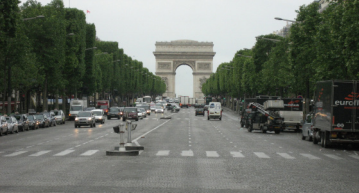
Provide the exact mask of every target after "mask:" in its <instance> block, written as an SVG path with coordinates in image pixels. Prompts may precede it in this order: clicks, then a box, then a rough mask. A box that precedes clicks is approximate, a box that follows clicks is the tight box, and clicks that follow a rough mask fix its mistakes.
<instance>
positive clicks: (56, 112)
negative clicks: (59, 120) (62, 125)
mask: <svg viewBox="0 0 359 193" xmlns="http://www.w3.org/2000/svg"><path fill="white" fill-rule="evenodd" d="M52 113H54V114H55V115H60V113H59V111H52Z"/></svg>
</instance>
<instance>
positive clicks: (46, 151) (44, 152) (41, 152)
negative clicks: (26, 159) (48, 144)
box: [29, 150, 51, 156]
mask: <svg viewBox="0 0 359 193" xmlns="http://www.w3.org/2000/svg"><path fill="white" fill-rule="evenodd" d="M49 152H51V151H50V150H45V151H39V152H37V153H34V154H31V155H29V156H40V155H44V154H47V153H49Z"/></svg>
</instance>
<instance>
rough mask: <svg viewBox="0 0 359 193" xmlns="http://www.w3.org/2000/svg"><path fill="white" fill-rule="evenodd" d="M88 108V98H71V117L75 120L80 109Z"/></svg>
mask: <svg viewBox="0 0 359 193" xmlns="http://www.w3.org/2000/svg"><path fill="white" fill-rule="evenodd" d="M85 108H87V100H71V101H70V114H69V119H70V120H74V119H75V117H76V116H77V114H78V113H79V112H80V111H83V110H84V109H85Z"/></svg>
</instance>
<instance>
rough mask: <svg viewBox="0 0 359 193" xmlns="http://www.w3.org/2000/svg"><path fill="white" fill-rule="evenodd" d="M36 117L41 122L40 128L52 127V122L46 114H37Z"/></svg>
mask: <svg viewBox="0 0 359 193" xmlns="http://www.w3.org/2000/svg"><path fill="white" fill-rule="evenodd" d="M35 117H36V120H37V121H39V127H42V128H45V127H49V126H50V120H49V118H48V117H47V116H46V114H36V115H35Z"/></svg>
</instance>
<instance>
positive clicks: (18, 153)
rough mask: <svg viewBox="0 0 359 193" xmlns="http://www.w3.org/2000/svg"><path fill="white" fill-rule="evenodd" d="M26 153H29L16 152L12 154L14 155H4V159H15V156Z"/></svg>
mask: <svg viewBox="0 0 359 193" xmlns="http://www.w3.org/2000/svg"><path fill="white" fill-rule="evenodd" d="M26 152H27V151H17V152H14V153H12V154H8V155H4V157H14V156H17V155H20V154H23V153H26Z"/></svg>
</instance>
